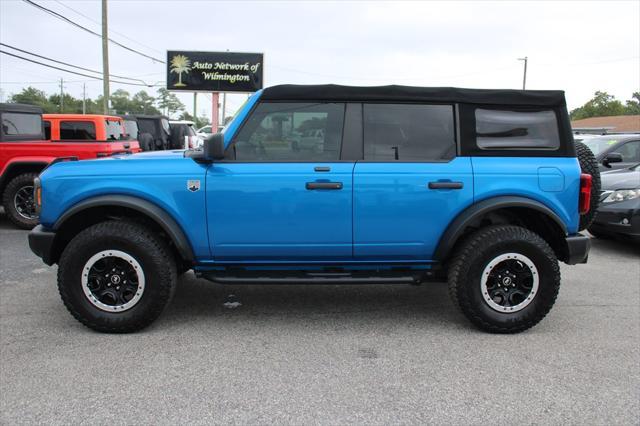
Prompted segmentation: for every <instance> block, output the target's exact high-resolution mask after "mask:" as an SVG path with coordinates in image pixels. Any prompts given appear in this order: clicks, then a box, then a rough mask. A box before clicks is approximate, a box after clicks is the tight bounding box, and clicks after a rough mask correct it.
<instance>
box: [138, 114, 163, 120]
mask: <svg viewBox="0 0 640 426" xmlns="http://www.w3.org/2000/svg"><path fill="white" fill-rule="evenodd" d="M130 116H131V117H135V118H136V120H160V119H163V118H164V119H165V120H167V121H168V120H169V117H167V116H166V115H145V114H131V115H130Z"/></svg>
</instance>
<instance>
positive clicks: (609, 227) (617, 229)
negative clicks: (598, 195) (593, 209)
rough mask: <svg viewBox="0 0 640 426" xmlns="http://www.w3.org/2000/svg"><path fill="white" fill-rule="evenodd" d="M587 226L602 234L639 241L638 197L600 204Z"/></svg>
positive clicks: (639, 215)
mask: <svg viewBox="0 0 640 426" xmlns="http://www.w3.org/2000/svg"><path fill="white" fill-rule="evenodd" d="M589 228H593V230H594V231H595V232H600V233H602V234H610V235H620V236H625V237H628V238H630V239H632V240H635V241H640V199H638V198H636V199H634V200H628V201H622V202H619V203H608V204H600V207H599V208H598V214H596V218H595V220H594V221H593V224H591V226H590V227H589Z"/></svg>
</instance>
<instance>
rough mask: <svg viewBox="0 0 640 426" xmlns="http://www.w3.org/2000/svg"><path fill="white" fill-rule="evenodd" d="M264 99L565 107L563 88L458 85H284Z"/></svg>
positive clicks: (270, 89) (269, 89) (268, 90)
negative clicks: (542, 88) (507, 87)
mask: <svg viewBox="0 0 640 426" xmlns="http://www.w3.org/2000/svg"><path fill="white" fill-rule="evenodd" d="M261 99H265V100H292V101H301V100H309V101H314V100H315V101H318V100H323V101H324V100H326V101H358V102H361V101H399V102H456V103H468V104H490V105H518V106H528V105H530V106H545V107H554V106H565V105H566V102H565V98H564V91H562V90H511V89H461V88H457V87H415V86H398V85H391V86H370V87H367V86H340V85H337V84H317V85H298V84H282V85H279V86H272V87H267V88H266V89H264V91H263V93H262V96H261Z"/></svg>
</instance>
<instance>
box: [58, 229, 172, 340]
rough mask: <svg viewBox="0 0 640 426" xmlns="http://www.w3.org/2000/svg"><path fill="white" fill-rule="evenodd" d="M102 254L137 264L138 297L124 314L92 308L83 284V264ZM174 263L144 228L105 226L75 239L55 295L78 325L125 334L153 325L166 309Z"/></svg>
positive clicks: (63, 258) (63, 260)
mask: <svg viewBox="0 0 640 426" xmlns="http://www.w3.org/2000/svg"><path fill="white" fill-rule="evenodd" d="M103 250H119V251H122V252H125V253H127V254H128V255H130V256H132V257H133V258H135V260H136V261H137V262H138V263H139V264H140V266H141V268H142V270H143V272H144V276H145V288H144V292H143V294H142V297H141V298H140V300H139V301H138V303H137V304H135V305H134V306H133V307H131V308H130V309H128V310H126V311H124V312H106V311H104V310H101V309H99V308H98V307H96V306H94V304H92V303H91V302H89V299H88V298H87V296H86V295H85V293H84V290H83V288H82V282H81V275H82V273H83V268H84V266H85V264H86V263H87V261H88V260H89V259H90V258H91V257H92V256H93V255H95V254H96V253H99V252H101V251H103ZM176 281H177V273H176V263H175V259H174V257H173V255H172V254H171V251H170V249H169V247H168V245H167V244H166V243H165V242H164V241H163V240H161V239H160V238H158V237H157V236H156V235H155V234H154V232H153V231H152V230H150V229H149V228H147V227H145V226H144V225H141V224H138V223H134V222H127V221H115V220H112V221H106V222H101V223H98V224H96V225H93V226H91V227H89V228H87V229H85V230H83V231H82V232H80V233H79V234H78V235H76V236H75V237H74V238H73V239H72V240H71V242H70V243H69V244H68V245H67V247H66V248H65V250H64V252H63V253H62V256H61V257H60V261H59V267H58V290H59V292H60V296H61V297H62V301H63V302H64V304H65V306H66V307H67V309H68V310H69V312H70V313H71V315H73V316H74V317H75V318H76V319H77V320H78V321H80V322H81V323H82V324H84V325H85V326H87V327H89V328H92V329H94V330H96V331H100V332H105V333H129V332H134V331H138V330H141V329H143V328H145V327H146V326H148V325H149V324H151V323H152V322H153V321H154V320H155V319H156V318H158V316H159V315H160V314H161V313H162V311H163V310H164V308H165V307H166V306H167V305H168V304H169V302H170V300H171V298H172V297H173V294H174V292H175V288H176Z"/></svg>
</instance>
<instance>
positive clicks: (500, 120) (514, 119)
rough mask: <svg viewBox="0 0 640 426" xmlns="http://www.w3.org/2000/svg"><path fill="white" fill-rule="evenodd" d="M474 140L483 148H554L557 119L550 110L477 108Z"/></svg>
mask: <svg viewBox="0 0 640 426" xmlns="http://www.w3.org/2000/svg"><path fill="white" fill-rule="evenodd" d="M475 118H476V143H477V144H478V148H480V149H483V150H519V149H520V150H521V149H527V150H530V149H533V150H536V149H543V150H556V149H558V148H559V147H560V135H559V133H558V120H557V118H556V114H555V112H554V111H552V110H547V111H505V110H497V109H482V108H478V109H476V112H475Z"/></svg>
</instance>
